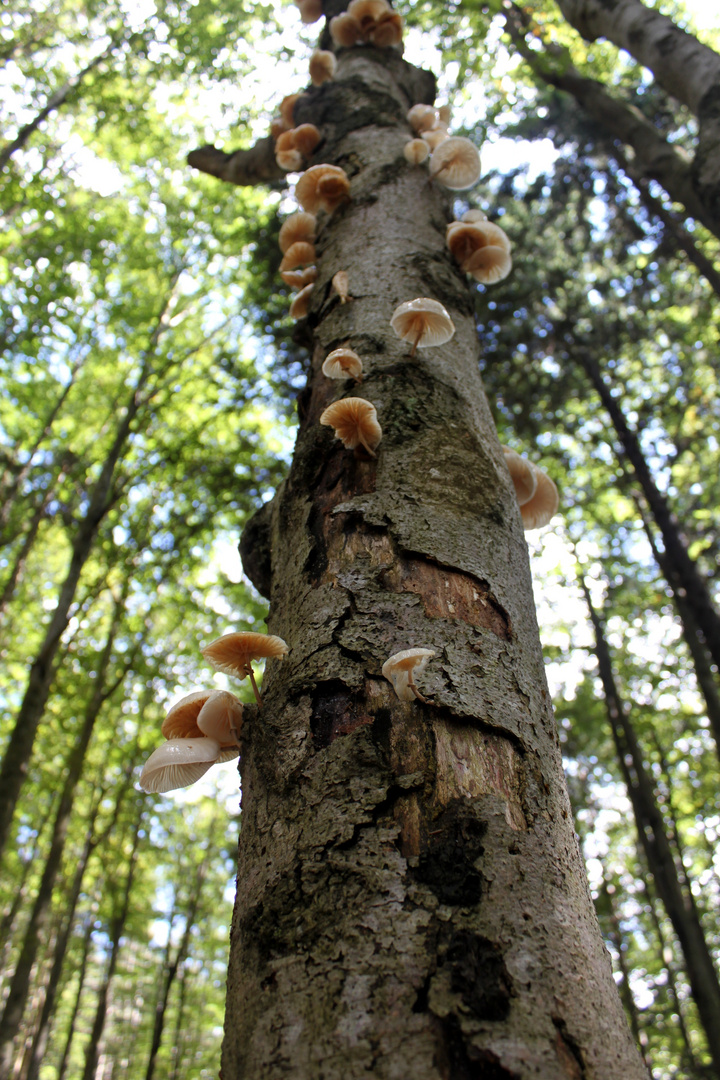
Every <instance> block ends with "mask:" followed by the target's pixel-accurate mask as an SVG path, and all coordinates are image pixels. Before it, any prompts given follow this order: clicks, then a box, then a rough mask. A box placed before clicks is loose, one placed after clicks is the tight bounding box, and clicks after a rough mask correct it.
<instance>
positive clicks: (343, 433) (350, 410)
mask: <svg viewBox="0 0 720 1080" xmlns="http://www.w3.org/2000/svg"><path fill="white" fill-rule="evenodd" d="M320 423H321V424H326V425H327V426H328V427H332V428H334V429H335V436H336V438H338V439H340V441H341V442H342V444H343V446H345V447H346V448H347V449H348V450H355V449H356V447H358V446H363V447H364V448H365V449H366V450H367V452H368V454H370V456H371V457H375V448H376V446H377V445H378V443H379V442H380V440H381V439H382V428H381V427H380V424H379V423H378V419H377V412H376V410H375V406H374V405H373V404H372V402H370V401H366V400H365V399H364V398H356V397H346V398H341V399H340V401H334V402H333V403H332V405H328V407H327V409H325V411H324V412H323V413H322V414H321V416H320Z"/></svg>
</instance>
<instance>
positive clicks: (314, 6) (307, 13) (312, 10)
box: [295, 0, 322, 23]
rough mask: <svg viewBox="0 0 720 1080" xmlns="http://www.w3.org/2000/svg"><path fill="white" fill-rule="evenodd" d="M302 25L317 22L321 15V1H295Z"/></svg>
mask: <svg viewBox="0 0 720 1080" xmlns="http://www.w3.org/2000/svg"><path fill="white" fill-rule="evenodd" d="M295 3H296V4H297V6H298V8H299V10H300V18H301V20H302V21H303V22H304V23H314V22H317V21H318V19H319V18H320V16H321V15H322V0H295Z"/></svg>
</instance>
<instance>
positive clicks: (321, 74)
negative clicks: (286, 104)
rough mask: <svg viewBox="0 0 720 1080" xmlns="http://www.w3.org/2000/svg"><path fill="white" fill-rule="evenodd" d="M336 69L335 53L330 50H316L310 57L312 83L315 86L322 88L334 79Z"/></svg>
mask: <svg viewBox="0 0 720 1080" xmlns="http://www.w3.org/2000/svg"><path fill="white" fill-rule="evenodd" d="M336 67H337V60H336V58H335V53H332V52H330V51H329V50H328V49H316V50H315V52H314V53H313V54H312V56H311V57H310V81H311V83H312V84H313V86H322V84H323V83H324V82H328V81H329V80H330V79H332V78H333V76H334V75H335V68H336Z"/></svg>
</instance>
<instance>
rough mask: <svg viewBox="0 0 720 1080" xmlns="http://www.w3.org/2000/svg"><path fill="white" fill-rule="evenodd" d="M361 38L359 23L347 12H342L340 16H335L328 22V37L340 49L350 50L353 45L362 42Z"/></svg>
mask: <svg viewBox="0 0 720 1080" xmlns="http://www.w3.org/2000/svg"><path fill="white" fill-rule="evenodd" d="M362 36H363V32H362V27H361V26H360V23H359V22H358V21H357V19H355V18H353V16H352V15H350V14H349V13H348V12H347V11H343V13H342V15H335V17H334V18H332V19H331V20H330V37H331V38H332V39H333V41H334V42H335V44H336V45H339V46H340V47H341V48H344V49H352V47H353V45H357V43H358V41H362Z"/></svg>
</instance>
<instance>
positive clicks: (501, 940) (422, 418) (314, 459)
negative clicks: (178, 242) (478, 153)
mask: <svg viewBox="0 0 720 1080" xmlns="http://www.w3.org/2000/svg"><path fill="white" fill-rule="evenodd" d="M432 93H433V91H432V86H431V85H429V83H428V80H427V78H426V77H425V76H424V75H423V74H422V73H420V72H418V71H417V70H416V69H413V68H411V67H410V66H409V65H406V64H404V63H403V62H402V61H401V60H400V59H399V58H398V57H397V56H396V54H395V53H393V52H392V51H391V50H376V49H373V48H371V47H363V48H356V49H350V50H347V51H341V52H340V55H339V63H338V70H337V73H336V78H335V80H334V81H333V82H330V83H327V84H325V86H323V87H320V88H319V89H317V90H313V91H311V92H310V93H309V94H308V97H307V98H305V99H301V100H300V102H299V103H298V104H297V105H296V107H295V120H296V122H297V123H301V122H305V121H310V122H313V123H315V124H317V125H318V126H319V127H321V129H322V134H323V138H324V143H323V147H322V157H323V159H324V160H326V161H330V162H333V163H336V164H338V165H344V166H345V167H346V168H347V170H348V172H349V174H350V176H351V179H352V201H351V202H350V203H348V204H347V205H346V206H345V207H343V208H342V209H340V210H339V211H336V213H335V215H334V216H333V217H332V219H331V220H329V221H328V220H327V218H323V219H321V224H320V228H321V237H320V250H321V252H322V254H321V257H320V259H319V263H318V270H319V274H318V279H317V282H316V284H315V287H314V291H313V299H312V301H311V305H310V314H309V316H308V320H307V324H306V327H307V330H308V333H311V334H312V340H311V341H309V344H311V346H312V371H311V375H310V378H309V383H308V387H307V389H306V390H305V391H304V392H303V394H302V395H301V400H300V403H299V406H300V409H299V411H300V420H301V423H300V431H299V435H298V441H297V446H296V451H295V457H294V461H293V465H292V468H291V471H290V475H289V477H288V479H287V481H286V483H285V484H284V485H283V486H282V488H281V489H280V490H279V492H278V493H277V494H276V497H275V500H274V503H273V505H272V507H269V508H266V509H265V510H264V512H263V513H261V514H260V515H259V516H258V518H257V519H256V520H255V522H254V524H253V525H252V526H251V528H250V529H249V530H247V531H246V535H245V536H244V538H243V550H244V554H245V566H246V571H247V572H248V573H249V574H250V575H251V577H252V578H253V580H254V582H255V583H256V584H258V585H259V586H260V587H261V590H262V591H265V590H267V589H268V588H269V590H270V592H269V595H270V596H271V614H270V619H269V624H270V628H271V631H272V632H273V633H277V634H279V635H281V636H282V637H283V638H285V639H286V640H287V642H288V644H289V646H290V655H289V658H288V660H287V661H286V662H285V663H284V664H283V665H282V666H280V665H279V664H278V663H277V662H272V661H271V662H269V663H268V670H267V671H266V676H265V680H264V689H263V696H264V704H263V707H262V708H261V709H259V710H257V711H255V712H253V710H248V721H247V723H246V725H245V728H244V731H245V732H246V734H247V740H246V744H245V746H244V749H243V827H242V832H241V836H240V849H239V867H238V891H237V900H236V906H235V912H234V917H233V929H232V944H231V955H230V967H229V975H228V1001H227V1012H226V1027H225V1040H224V1045H223V1063H222V1072H223V1078H224V1080H240V1078H242V1080H261V1078H267V1080H271V1078H272V1080H275V1078H277V1077H278V1076H281V1075H282V1076H283V1077H287V1078H295V1080H314V1078H316V1077H318V1076H323V1077H324V1078H325V1080H334V1078H342V1080H356V1078H360V1077H363V1078H365V1077H367V1076H370V1075H372V1076H373V1077H375V1078H377V1080H390V1078H391V1077H393V1078H395V1077H407V1076H412V1077H413V1078H414V1080H440V1078H452V1080H469V1078H471V1077H476V1076H477V1077H479V1076H481V1075H482V1076H488V1077H489V1076H493V1077H497V1078H500V1077H503V1078H505V1077H507V1078H509V1077H511V1076H512V1077H513V1078H515V1080H525V1078H527V1080H529V1078H530V1077H532V1078H533V1080H558V1078H559V1077H567V1078H570V1077H580V1076H583V1075H585V1076H588V1077H589V1076H597V1077H604V1078H605V1077H607V1078H610V1077H612V1078H618V1080H620V1078H622V1080H639V1078H640V1077H643V1076H646V1073H645V1069H644V1067H643V1065H642V1062H641V1061H640V1058H639V1056H638V1054H637V1051H636V1049H635V1047H634V1045H633V1042H632V1038H631V1036H630V1033H629V1031H628V1028H627V1024H626V1021H625V1017H624V1015H623V1012H622V1006H621V1003H620V1000H619V996H618V993H617V988H616V986H615V984H614V981H613V978H612V974H611V970H610V965H609V962H608V957H607V953H606V951H605V949H604V947H603V944H602V938H601V935H600V932H599V927H598V924H597V918H596V915H595V912H594V909H593V905H592V901H591V898H590V895H589V891H588V887H587V881H586V877H585V871H584V867H583V865H582V860H581V857H580V852H579V850H578V845H577V840H576V838H575V835H574V830H573V822H572V815H571V811H570V805H569V801H568V798H567V792H566V789H565V784H564V778H563V775H562V765H561V757H560V752H559V747H558V740H557V733H556V729H555V724H554V720H553V716H552V710H551V707H550V701H549V695H548V691H547V686H546V682H545V676H544V671H543V663H542V655H541V651H540V644H539V637H538V630H537V624H536V619H535V612H534V606H533V600H532V588H531V582H530V572H529V565H528V557H527V546H526V544H525V539H524V535H523V531H522V525H521V521H520V516H519V512H518V508H517V504H516V501H515V497H514V493H513V490H512V487H511V484H510V480H509V476H508V474H507V471H506V469H505V466H504V461H503V456H502V452H501V450H500V446H499V444H498V441H497V435H496V433H495V430H494V426H493V423H492V420H491V416H490V412H489V409H488V406H487V402H486V400H485V398H484V394H483V389H482V385H481V382H480V378H479V374H478V361H479V346H478V341H477V335H476V331H475V325H474V320H473V317H472V310H473V308H472V301H471V297H470V294H469V292H468V286H467V284H466V281H465V279H464V276H463V275H462V274H461V273H460V271H459V270H458V268H457V266H456V265H455V264H454V263H453V260H452V259H451V257H450V255H449V253H448V250H447V248H446V246H445V238H444V233H445V226H446V224H447V222H448V220H449V218H450V216H451V214H450V206H449V203H450V200H449V198H448V196H447V194H446V193H443V191H442V190H441V189H440V188H439V187H438V186H436V185H435V184H433V183H429V182H428V179H427V173H426V172H425V170H424V169H421V168H418V167H415V166H410V165H408V164H407V162H406V161H405V158H404V156H403V146H404V144H405V142H406V141H407V140H408V139H409V138H410V128H409V125H408V124H407V121H406V119H405V114H406V112H407V109H408V108H409V107H410V106H411V105H412V104H414V103H415V102H417V101H420V100H429V99H431V98H432ZM341 269H344V270H346V271H347V272H348V273H349V275H350V292H351V294H352V295H353V297H354V298H355V299H354V300H352V301H351V302H349V303H347V304H342V305H341V304H340V303H339V302H338V301H337V299H336V298H335V297H334V295H333V294H332V293H331V289H330V282H331V279H332V277H333V275H334V274H335V273H336V272H337V271H338V270H341ZM418 296H431V297H434V298H435V299H436V300H439V301H441V302H442V303H443V304H444V305H445V306H446V307H447V308H448V309H449V310H450V314H451V316H452V319H453V321H454V323H455V327H456V333H455V336H454V338H453V339H452V341H451V342H450V343H448V344H447V345H445V346H441V347H435V348H431V349H427V350H424V349H423V350H420V351H418V354H417V356H416V357H415V358H411V357H410V345H409V344H407V343H404V342H400V341H398V340H397V338H396V337H395V336H394V334H393V332H392V330H391V329H390V325H389V323H390V318H391V316H392V313H393V310H394V308H395V306H396V305H397V304H398V303H400V302H401V301H407V300H410V299H412V298H414V297H418ZM343 342H349V343H350V344H351V347H353V348H354V349H355V350H357V351H358V352H359V353H360V354H361V355H362V357H363V361H364V363H365V366H366V371H365V375H364V381H363V383H362V387H361V391H360V393H361V394H362V396H363V397H365V398H367V399H369V400H370V401H372V402H373V403H374V404H376V406H377V407H378V413H379V420H380V423H381V425H382V428H383V440H382V442H381V444H380V445H379V447H378V450H377V457H376V458H372V459H370V458H368V456H367V455H365V456H358V455H353V453H352V452H350V451H348V450H345V449H344V448H343V447H342V445H341V444H340V443H339V442H338V441H337V440H335V439H334V438H333V434H332V432H331V431H329V430H328V429H327V428H325V427H322V426H321V425H320V424H319V423H318V420H319V416H320V413H321V412H322V410H323V408H324V407H325V406H326V405H328V404H329V403H330V401H331V400H333V398H335V397H337V396H338V394H339V393H340V394H341V393H343V392H344V393H347V391H348V389H349V387H347V386H340V387H339V388H338V386H337V384H335V383H331V382H330V381H329V380H327V379H325V378H324V376H322V374H321V371H320V368H321V364H322V362H323V360H324V358H325V356H326V355H327V353H328V352H329V351H330V350H331V349H333V348H335V347H337V346H338V345H340V344H341V343H343ZM351 392H352V391H351ZM266 595H268V593H267V592H266ZM411 646H424V647H428V648H432V649H434V650H435V652H436V656H435V659H433V660H431V662H430V664H429V666H428V668H427V673H426V678H425V681H424V683H423V686H422V691H423V695H424V697H425V699H426V700H425V701H419V700H418V701H415V700H413V701H412V702H405V701H400V700H398V699H397V697H396V696H395V694H394V692H393V689H392V687H391V685H390V683H389V682H387V681H386V680H385V679H384V678H383V677H382V674H381V668H382V665H383V663H384V661H385V660H386V659H387V658H388V657H389V656H390V655H391V654H392V653H395V652H397V651H398V650H402V649H407V648H409V647H411Z"/></svg>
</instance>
